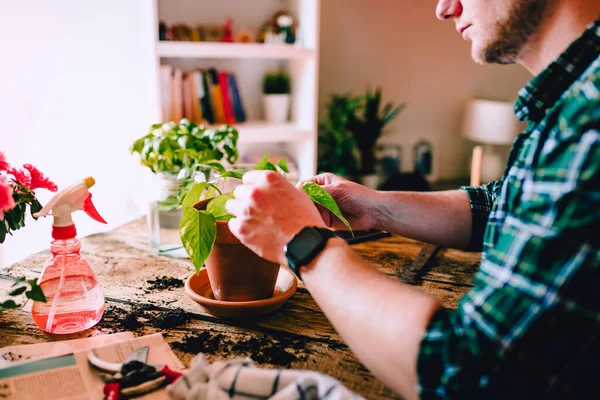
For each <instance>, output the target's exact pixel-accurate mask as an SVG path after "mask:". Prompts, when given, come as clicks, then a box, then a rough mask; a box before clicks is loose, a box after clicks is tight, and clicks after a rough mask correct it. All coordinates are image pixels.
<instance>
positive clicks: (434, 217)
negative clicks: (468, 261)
mask: <svg viewBox="0 0 600 400" xmlns="http://www.w3.org/2000/svg"><path fill="white" fill-rule="evenodd" d="M377 204H378V208H377V215H376V216H375V221H376V222H375V224H376V226H375V227H374V228H376V229H380V230H384V231H388V232H393V233H396V234H398V235H401V236H406V237H410V238H413V239H417V240H421V241H424V242H428V243H433V244H438V245H440V246H444V247H452V248H456V249H466V248H467V247H468V246H469V242H470V240H471V226H472V225H471V224H472V219H471V204H470V201H469V197H468V196H467V194H466V193H465V191H463V190H453V191H446V192H433V193H421V192H377Z"/></svg>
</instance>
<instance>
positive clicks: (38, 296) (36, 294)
mask: <svg viewBox="0 0 600 400" xmlns="http://www.w3.org/2000/svg"><path fill="white" fill-rule="evenodd" d="M27 283H29V285H30V286H31V289H30V290H28V291H27V292H25V296H26V297H27V298H28V299H31V300H34V301H39V302H42V303H46V296H44V292H43V291H42V288H41V287H40V286H39V285H38V284H37V278H35V279H32V280H28V281H27Z"/></svg>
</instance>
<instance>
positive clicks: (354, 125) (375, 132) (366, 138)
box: [347, 88, 406, 177]
mask: <svg viewBox="0 0 600 400" xmlns="http://www.w3.org/2000/svg"><path fill="white" fill-rule="evenodd" d="M381 100H382V99H381V88H377V89H375V91H374V92H372V91H371V90H370V89H369V90H367V93H366V94H365V95H364V96H362V97H361V105H360V107H357V109H356V110H355V112H354V113H352V114H350V116H349V118H348V123H347V127H348V129H349V130H350V132H352V135H353V136H354V139H355V140H356V144H357V146H358V150H359V152H360V170H359V173H360V175H361V176H363V177H365V176H373V175H374V174H375V173H376V171H375V166H376V157H375V145H376V144H377V140H379V138H380V137H381V134H382V133H383V129H384V127H385V126H386V125H387V124H388V123H390V122H391V121H392V120H393V119H394V118H396V117H397V116H398V114H400V112H401V111H402V110H403V109H404V108H405V107H406V105H405V104H400V105H397V106H395V105H394V104H393V103H387V104H385V105H384V106H383V107H381V105H382V101H381Z"/></svg>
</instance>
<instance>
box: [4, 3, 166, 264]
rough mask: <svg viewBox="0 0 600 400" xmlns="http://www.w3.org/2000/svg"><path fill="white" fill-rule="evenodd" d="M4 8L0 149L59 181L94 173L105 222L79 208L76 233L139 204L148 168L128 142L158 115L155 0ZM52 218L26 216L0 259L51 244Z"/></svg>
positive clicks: (113, 220) (138, 210)
mask: <svg viewBox="0 0 600 400" xmlns="http://www.w3.org/2000/svg"><path fill="white" fill-rule="evenodd" d="M0 16H1V17H0V18H1V23H0V49H1V56H0V57H1V61H0V120H1V121H2V128H1V129H0V151H4V152H6V155H7V157H8V160H9V162H11V163H12V164H15V165H22V164H23V163H32V164H34V165H37V166H38V167H39V168H40V170H41V171H42V172H44V173H45V174H46V175H47V176H49V177H50V178H52V179H53V180H54V181H55V182H56V183H57V184H58V185H59V188H61V187H65V186H66V185H68V184H70V183H71V182H73V181H75V180H77V179H80V178H83V177H85V176H88V175H91V176H93V177H95V178H96V182H97V184H96V186H95V187H93V188H92V193H93V201H94V203H95V204H96V207H97V208H98V210H99V212H100V213H101V214H102V215H103V216H104V218H105V219H106V220H107V221H108V223H109V225H108V226H105V225H102V224H99V223H97V222H96V221H93V220H91V219H90V218H89V217H87V215H85V214H84V213H83V212H77V213H76V215H74V219H75V223H76V225H77V229H78V231H79V234H80V236H83V235H86V234H89V233H92V232H95V231H100V230H106V229H110V228H113V227H115V226H117V225H119V224H122V223H124V222H126V221H128V220H130V219H132V218H134V217H136V216H139V215H141V214H143V213H145V211H146V210H145V209H144V206H145V204H144V199H143V197H142V198H140V194H139V187H140V182H141V180H143V179H147V177H148V176H147V174H146V172H145V171H144V168H143V167H141V166H139V164H138V163H137V161H136V159H135V158H134V157H133V156H132V155H130V154H129V152H128V147H129V145H130V144H131V142H132V141H133V140H134V139H135V138H137V137H139V136H142V135H143V134H145V133H146V130H147V128H148V127H149V125H150V124H151V123H153V122H154V121H156V119H157V115H158V114H157V112H158V106H157V96H156V87H155V86H154V85H152V84H151V83H152V82H155V73H156V66H155V62H156V60H155V58H154V56H153V44H154V43H153V38H154V36H153V31H154V23H153V15H152V2H151V1H148V0H127V1H122V0H104V1H79V0H52V1H44V0H38V1H35V0H19V1H12V0H0ZM149 83H150V84H149ZM136 190H137V192H138V193H136ZM38 194H39V197H40V199H41V200H42V203H45V202H46V201H47V200H48V198H49V193H48V192H47V191H45V190H40V191H39V192H38ZM51 222H52V221H51V220H50V219H49V218H48V219H45V220H38V221H33V220H29V221H27V226H26V227H25V228H23V229H21V230H19V231H17V232H15V234H14V236H13V237H8V238H7V239H6V241H5V242H4V243H3V244H2V245H0V255H1V254H2V253H3V259H1V260H0V266H2V265H3V264H4V265H8V264H11V263H13V262H15V261H18V260H19V259H22V258H23V257H26V256H27V255H29V254H31V253H33V252H35V251H39V250H41V249H44V248H47V245H48V242H49V240H50V229H51V228H50V225H51Z"/></svg>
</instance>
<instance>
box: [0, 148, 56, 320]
mask: <svg viewBox="0 0 600 400" xmlns="http://www.w3.org/2000/svg"><path fill="white" fill-rule="evenodd" d="M37 189H46V190H49V191H51V192H56V190H57V187H56V185H55V184H54V183H53V182H52V181H50V180H49V179H48V178H46V177H45V176H44V174H42V173H41V172H40V171H39V170H38V169H37V168H36V167H34V166H33V165H31V164H25V165H23V167H22V168H15V167H11V166H10V164H9V163H8V162H7V161H6V157H5V155H4V153H3V152H0V243H4V241H5V240H6V237H7V236H6V235H12V232H14V231H16V230H19V229H21V228H23V227H25V217H26V214H27V208H29V212H30V214H31V215H32V216H33V214H34V213H36V212H38V211H40V210H41V209H42V205H41V204H40V202H39V201H38V199H37V198H36V195H35V190H37ZM34 219H35V217H34ZM27 286H29V288H28V287H27ZM13 288H14V289H11V291H10V292H9V293H8V296H9V297H15V296H20V297H22V295H23V294H25V296H26V297H27V298H28V299H32V300H37V301H41V302H46V297H45V296H44V293H43V292H42V289H41V288H40V287H39V286H38V284H37V279H33V280H27V281H26V280H25V278H19V279H18V280H17V281H16V282H15V284H14V285H13ZM20 306H21V305H19V304H17V303H16V302H15V301H14V300H12V299H6V300H4V301H0V311H4V310H9V309H13V308H18V307H20Z"/></svg>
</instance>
